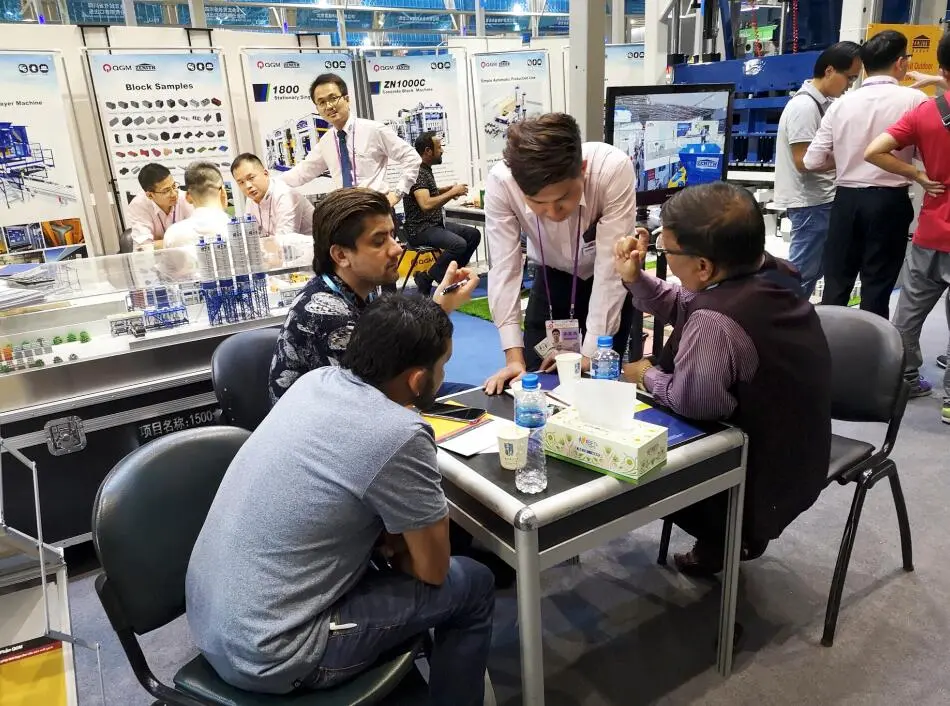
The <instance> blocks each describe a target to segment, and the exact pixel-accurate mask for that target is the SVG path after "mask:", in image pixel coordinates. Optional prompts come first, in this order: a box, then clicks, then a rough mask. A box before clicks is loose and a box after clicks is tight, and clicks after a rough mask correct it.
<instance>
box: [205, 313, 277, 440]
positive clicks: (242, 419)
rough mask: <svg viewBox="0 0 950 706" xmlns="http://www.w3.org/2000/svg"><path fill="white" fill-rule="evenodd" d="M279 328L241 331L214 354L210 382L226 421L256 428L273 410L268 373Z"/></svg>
mask: <svg viewBox="0 0 950 706" xmlns="http://www.w3.org/2000/svg"><path fill="white" fill-rule="evenodd" d="M279 335H280V331H279V330H278V329H276V328H260V329H254V330H252V331H242V332H241V333H236V334H234V335H233V336H229V337H228V338H226V339H224V340H223V341H221V343H220V344H219V345H218V347H217V348H216V349H215V351H214V354H213V355H212V356H211V384H212V385H213V386H214V395H215V397H217V398H218V404H220V405H221V410H222V411H223V412H224V422H225V423H226V424H233V425H234V426H236V427H241V428H242V429H247V430H249V431H254V430H255V429H257V425H258V424H260V423H261V422H262V421H263V419H264V417H266V416H267V413H268V412H270V406H271V404H270V392H269V391H268V376H269V375H270V364H271V360H272V359H273V357H274V348H275V346H276V345H277V338H278V336H279Z"/></svg>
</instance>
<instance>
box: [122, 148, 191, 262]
mask: <svg viewBox="0 0 950 706" xmlns="http://www.w3.org/2000/svg"><path fill="white" fill-rule="evenodd" d="M138 179H139V186H141V187H142V193H141V194H139V195H138V196H136V197H135V198H134V199H132V200H131V201H130V202H129V205H128V206H127V207H126V209H125V213H126V217H127V225H128V227H129V228H130V229H131V231H132V233H131V236H132V243H133V246H134V248H135V250H137V251H139V250H151V249H152V248H153V247H155V246H156V245H161V244H162V239H163V238H164V237H165V231H166V230H167V229H168V227H169V226H171V225H172V224H174V223H177V222H178V221H183V220H185V219H186V218H188V217H189V216H191V214H192V213H194V211H195V209H194V208H193V207H192V205H191V204H190V203H188V200H187V199H186V198H185V193H184V192H183V191H181V190H180V189H179V188H178V184H177V183H176V182H175V178H174V177H173V176H172V173H171V172H170V171H169V170H168V168H167V167H165V166H164V165H162V164H157V163H154V162H153V163H151V164H146V165H145V166H144V167H142V171H140V172H139V176H138Z"/></svg>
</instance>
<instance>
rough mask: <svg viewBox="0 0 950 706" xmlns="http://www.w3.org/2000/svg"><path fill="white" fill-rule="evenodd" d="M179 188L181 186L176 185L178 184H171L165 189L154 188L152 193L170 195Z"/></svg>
mask: <svg viewBox="0 0 950 706" xmlns="http://www.w3.org/2000/svg"><path fill="white" fill-rule="evenodd" d="M180 188H181V187H180V186H178V184H172V185H171V186H169V187H167V188H165V189H156V190H155V191H153V192H152V193H153V194H157V195H159V196H171V195H172V194H174V193H177V192H178V190H179V189H180Z"/></svg>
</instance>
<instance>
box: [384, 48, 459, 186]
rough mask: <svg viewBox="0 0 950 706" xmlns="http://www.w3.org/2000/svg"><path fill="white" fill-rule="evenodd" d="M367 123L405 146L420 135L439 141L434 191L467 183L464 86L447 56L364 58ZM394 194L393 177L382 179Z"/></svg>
mask: <svg viewBox="0 0 950 706" xmlns="http://www.w3.org/2000/svg"><path fill="white" fill-rule="evenodd" d="M366 76H367V79H368V81H369V93H370V100H371V101H372V105H373V118H374V119H375V120H377V121H378V122H381V123H384V124H386V125H388V126H389V127H391V128H392V129H393V131H394V132H395V133H396V134H397V135H398V136H399V137H400V138H402V139H403V140H405V141H406V142H407V143H409V145H410V146H412V145H414V144H415V140H416V138H417V137H418V136H419V135H421V134H422V133H424V132H434V133H435V134H436V135H437V136H438V137H440V138H441V140H442V147H443V149H444V154H443V156H442V164H441V165H435V166H433V168H432V173H433V175H434V176H435V180H436V183H438V184H439V186H452V185H453V184H456V183H467V182H469V180H470V179H471V170H470V166H471V164H472V149H471V144H472V143H471V139H470V137H469V130H468V122H467V120H466V119H465V115H466V114H467V111H466V108H467V106H463V105H462V99H461V96H463V95H464V84H462V83H460V80H461V79H460V76H459V71H458V64H457V62H456V60H455V57H453V56H451V55H447V54H445V55H437V56H394V57H378V58H377V57H368V58H367V59H366ZM387 178H388V180H389V183H390V186H391V187H393V188H395V185H396V183H397V182H398V180H399V175H398V173H396V171H395V170H391V172H390V173H388V174H387Z"/></svg>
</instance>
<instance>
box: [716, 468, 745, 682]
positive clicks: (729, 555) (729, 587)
mask: <svg viewBox="0 0 950 706" xmlns="http://www.w3.org/2000/svg"><path fill="white" fill-rule="evenodd" d="M744 498H745V480H743V481H742V482H741V483H739V485H734V486H732V487H731V488H730V489H729V508H728V510H727V511H726V556H725V559H724V562H723V574H722V605H721V607H720V609H719V655H718V657H717V660H716V666H717V668H718V670H719V673H720V674H721V675H722V676H724V677H728V676H729V675H730V674H731V673H732V650H733V641H734V638H735V625H736V600H737V597H738V593H739V555H740V553H741V551H742V505H743V501H744Z"/></svg>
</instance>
